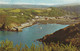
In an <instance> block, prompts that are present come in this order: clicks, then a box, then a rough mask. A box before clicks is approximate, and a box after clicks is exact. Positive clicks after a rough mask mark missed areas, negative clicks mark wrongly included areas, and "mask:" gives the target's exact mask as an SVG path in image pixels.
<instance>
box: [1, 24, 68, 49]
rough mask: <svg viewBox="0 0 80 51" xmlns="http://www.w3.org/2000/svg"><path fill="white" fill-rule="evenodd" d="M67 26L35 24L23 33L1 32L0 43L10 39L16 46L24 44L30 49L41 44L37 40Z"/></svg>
mask: <svg viewBox="0 0 80 51" xmlns="http://www.w3.org/2000/svg"><path fill="white" fill-rule="evenodd" d="M67 26H68V25H61V24H40V25H38V24H35V25H33V26H31V27H27V28H24V29H23V31H22V32H10V31H0V41H2V40H6V39H8V40H11V41H13V42H14V45H16V44H20V43H22V44H23V45H25V44H27V45H28V46H29V47H30V46H31V44H32V43H34V44H35V45H37V44H38V43H41V42H38V41H35V40H36V39H40V38H42V37H43V36H45V35H47V34H51V33H54V32H55V31H58V30H60V29H62V28H65V27H67Z"/></svg>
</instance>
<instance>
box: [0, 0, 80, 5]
mask: <svg viewBox="0 0 80 51" xmlns="http://www.w3.org/2000/svg"><path fill="white" fill-rule="evenodd" d="M70 3H80V0H0V4H33V5H62V4H70Z"/></svg>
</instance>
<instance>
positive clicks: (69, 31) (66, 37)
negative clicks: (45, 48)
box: [39, 23, 80, 46]
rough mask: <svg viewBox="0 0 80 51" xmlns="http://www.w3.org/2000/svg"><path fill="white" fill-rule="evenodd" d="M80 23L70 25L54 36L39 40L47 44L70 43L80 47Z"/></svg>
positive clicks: (50, 35) (53, 34)
mask: <svg viewBox="0 0 80 51" xmlns="http://www.w3.org/2000/svg"><path fill="white" fill-rule="evenodd" d="M79 40H80V23H77V24H73V25H70V26H68V27H66V28H64V29H61V30H58V31H56V32H54V33H52V34H49V35H46V36H44V37H43V38H41V39H39V41H41V42H45V43H51V42H55V43H58V42H60V43H64V44H66V43H70V42H72V44H73V45H75V46H80V41H79Z"/></svg>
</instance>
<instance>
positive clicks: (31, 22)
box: [11, 18, 80, 32]
mask: <svg viewBox="0 0 80 51" xmlns="http://www.w3.org/2000/svg"><path fill="white" fill-rule="evenodd" d="M79 22H80V21H79V20H71V19H66V20H65V19H49V20H46V19H45V18H44V19H32V20H29V22H27V23H23V24H21V25H20V26H18V27H14V28H12V30H11V31H17V32H21V31H22V29H23V28H25V27H30V26H32V25H34V24H37V23H39V24H54V23H56V24H63V25H72V24H75V23H79Z"/></svg>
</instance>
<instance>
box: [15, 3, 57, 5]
mask: <svg viewBox="0 0 80 51" xmlns="http://www.w3.org/2000/svg"><path fill="white" fill-rule="evenodd" d="M15 4H18V5H21V4H27V5H56V4H53V3H20V2H18V3H15Z"/></svg>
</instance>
